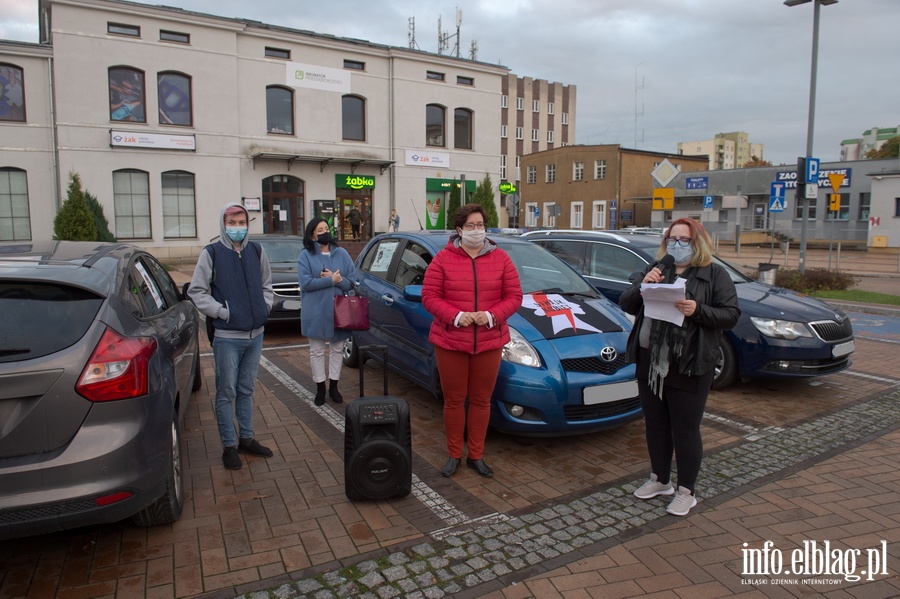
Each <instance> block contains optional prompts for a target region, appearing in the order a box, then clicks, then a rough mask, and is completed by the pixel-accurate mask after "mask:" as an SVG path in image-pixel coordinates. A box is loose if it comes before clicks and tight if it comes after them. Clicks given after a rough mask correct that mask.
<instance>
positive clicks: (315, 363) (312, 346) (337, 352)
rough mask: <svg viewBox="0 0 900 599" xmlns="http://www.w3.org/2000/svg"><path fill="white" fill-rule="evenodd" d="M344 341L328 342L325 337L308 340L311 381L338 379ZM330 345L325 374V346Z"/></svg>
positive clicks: (319, 381)
mask: <svg viewBox="0 0 900 599" xmlns="http://www.w3.org/2000/svg"><path fill="white" fill-rule="evenodd" d="M344 343H345V342H344V341H337V342H332V343H329V342H328V341H326V340H325V339H310V340H309V365H310V367H311V368H312V378H313V382H316V383H324V382H325V379H326V378H330V379H331V380H333V381H337V380H340V378H341V366H343V364H344V356H343V353H344ZM326 345H330V346H331V347H330V349H329V352H328V374H327V375H326V374H325V346H326Z"/></svg>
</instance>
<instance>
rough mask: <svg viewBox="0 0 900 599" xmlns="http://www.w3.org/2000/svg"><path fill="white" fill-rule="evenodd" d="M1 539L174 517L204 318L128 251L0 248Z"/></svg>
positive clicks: (151, 262) (80, 245)
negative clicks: (186, 417) (182, 442)
mask: <svg viewBox="0 0 900 599" xmlns="http://www.w3.org/2000/svg"><path fill="white" fill-rule="evenodd" d="M0 315H2V318H0V539H8V538H13V537H19V536H24V535H30V534H41V533H47V532H52V531H58V530H62V529H68V528H74V527H78V526H84V525H89V524H97V523H104V522H116V521H118V520H122V519H125V518H129V517H131V518H132V519H133V520H134V522H135V523H136V524H138V525H142V526H151V525H157V524H164V523H168V522H172V521H174V520H176V519H177V518H178V517H179V516H180V514H181V511H182V507H183V504H184V494H183V481H182V466H181V450H180V439H181V427H182V424H183V422H182V421H183V417H184V413H185V410H186V408H187V405H188V402H189V400H190V396H191V392H192V391H193V390H196V389H197V388H199V386H200V381H201V379H200V375H199V370H200V361H199V351H198V342H197V330H198V322H199V318H198V314H197V310H196V309H195V308H194V306H193V304H191V303H190V301H186V300H185V299H184V298H183V296H182V295H181V294H180V293H179V291H178V289H177V288H176V286H175V284H174V283H173V281H172V279H171V277H170V276H169V275H168V273H167V272H166V270H165V269H164V268H163V266H162V265H161V264H160V263H159V262H158V261H157V260H156V259H155V258H154V257H153V256H151V255H150V254H148V253H147V252H145V251H143V250H141V249H139V248H136V247H133V246H130V245H126V244H119V243H99V242H69V241H48V242H34V243H0Z"/></svg>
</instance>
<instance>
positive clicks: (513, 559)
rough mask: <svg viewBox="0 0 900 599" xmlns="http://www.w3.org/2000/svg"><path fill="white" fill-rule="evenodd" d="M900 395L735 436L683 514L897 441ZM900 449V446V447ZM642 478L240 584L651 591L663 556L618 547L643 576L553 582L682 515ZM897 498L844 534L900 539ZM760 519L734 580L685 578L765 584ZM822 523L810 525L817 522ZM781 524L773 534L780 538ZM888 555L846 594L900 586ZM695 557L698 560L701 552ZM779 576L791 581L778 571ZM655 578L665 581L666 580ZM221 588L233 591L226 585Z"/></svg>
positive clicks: (885, 592) (724, 584)
mask: <svg viewBox="0 0 900 599" xmlns="http://www.w3.org/2000/svg"><path fill="white" fill-rule="evenodd" d="M898 399H900V392H893V393H890V394H886V395H881V396H878V397H873V398H871V399H869V400H868V401H864V402H861V403H857V404H854V405H852V406H850V407H848V408H846V409H843V410H839V411H836V412H834V413H831V414H828V415H825V416H823V417H821V418H817V419H815V420H811V421H809V422H806V423H803V424H801V425H799V426H797V427H792V428H791V429H775V430H774V431H770V432H769V433H768V434H767V433H765V432H764V433H762V434H760V435H759V436H758V437H757V438H755V439H753V440H750V441H749V442H743V443H740V444H735V445H734V446H732V447H726V448H724V449H722V450H720V451H717V452H716V453H714V454H712V455H708V456H706V457H705V459H704V465H703V473H702V474H701V477H702V479H703V481H704V483H703V489H702V495H700V493H698V495H700V497H699V501H700V504H699V506H698V508H695V509H694V511H693V512H692V515H691V516H689V517H688V518H685V519H683V520H682V519H678V520H681V521H682V522H684V523H688V524H690V523H691V519H692V518H693V517H695V516H696V515H697V514H698V513H703V512H704V508H707V506H721V505H725V504H727V502H729V501H733V500H735V499H737V500H740V499H741V498H742V496H743V495H744V494H750V493H751V492H754V490H755V489H757V488H759V487H761V486H763V485H765V484H766V483H768V482H770V481H772V480H779V479H781V478H789V477H790V476H791V475H792V474H793V473H797V472H801V473H802V472H804V471H805V470H808V469H809V468H810V467H811V466H813V465H814V464H816V463H817V462H822V461H825V460H828V459H829V458H832V457H834V456H840V455H841V454H842V453H845V452H847V453H849V452H852V451H853V450H854V449H855V448H856V447H858V446H859V445H861V444H863V443H866V442H868V441H871V440H873V439H878V438H879V437H881V436H884V437H885V438H890V439H892V441H891V444H892V445H896V441H897V440H898V437H900V435H898V434H897V430H896V429H897V428H898V425H900V410H898V409H897V408H898V407H897V401H898ZM894 453H895V454H896V451H895V452H894ZM895 464H896V462H893V463H891V464H890V465H884V464H882V465H881V466H882V467H881V468H880V469H875V471H874V476H875V477H876V479H878V480H883V479H887V480H889V481H890V483H891V485H890V486H889V487H883V488H882V489H879V488H877V487H878V485H879V484H880V483H878V482H876V483H875V486H876V488H875V489H873V488H872V483H871V482H870V483H867V484H864V483H863V482H862V481H856V482H852V483H851V487H850V488H853V487H854V486H857V485H861V486H860V487H859V488H863V489H865V491H866V493H869V492H877V491H879V490H880V491H882V492H883V493H888V494H890V495H892V496H893V497H896V492H897V491H898V490H900V484H898V481H897V478H896V476H885V471H886V470H889V469H893V466H894V465H895ZM875 465H877V462H876V463H875ZM827 470H828V469H827V468H826V469H825V472H824V474H827ZM860 478H864V477H860ZM642 482H643V480H624V481H619V482H617V483H615V484H612V485H609V486H607V487H606V488H604V489H602V490H600V491H597V492H594V493H591V494H589V495H587V496H584V497H580V498H577V499H574V500H571V501H565V502H561V503H556V504H550V505H546V506H545V507H542V508H540V509H537V510H535V511H533V512H530V513H527V514H522V515H519V516H515V517H499V518H497V519H495V520H493V521H489V522H485V523H483V524H477V523H475V524H469V525H466V526H464V527H459V528H456V529H450V530H446V531H443V532H442V533H441V534H439V535H433V538H431V539H427V540H422V541H416V542H413V543H407V544H401V545H399V546H398V547H396V548H393V549H392V550H390V551H387V552H384V554H383V555H379V556H378V557H375V558H371V559H363V560H361V561H355V560H353V559H350V560H347V561H346V562H344V563H341V564H339V566H338V567H334V568H331V569H324V570H322V571H316V572H310V573H308V574H307V575H305V576H303V577H302V578H301V579H299V580H289V581H287V580H286V581H283V582H280V583H277V584H273V585H272V586H269V587H268V588H265V589H262V590H260V589H259V586H260V585H259V584H258V583H257V584H256V585H253V586H254V587H255V588H254V589H253V590H246V591H245V592H243V590H242V589H239V588H238V589H236V590H238V591H240V592H243V594H239V595H237V596H238V597H240V598H242V599H264V598H273V597H277V598H294V597H297V598H299V597H308V598H315V599H327V598H338V597H360V598H363V599H387V598H391V597H407V598H419V597H424V598H437V597H451V596H452V597H459V598H468V597H482V596H486V595H489V594H491V593H493V595H491V596H493V597H497V598H500V597H541V598H543V597H548V596H565V597H573V596H576V595H573V594H571V592H573V591H575V590H576V589H580V590H581V591H584V592H587V591H586V589H588V588H590V587H595V588H596V594H591V593H589V594H587V595H582V596H597V597H612V596H629V595H641V596H644V595H647V594H649V593H650V591H651V589H649V588H645V587H642V586H641V585H640V584H639V583H637V582H636V581H638V580H642V579H646V578H648V577H651V578H652V575H653V569H654V567H656V566H658V564H657V565H656V566H654V565H653V564H643V563H642V562H641V560H640V559H637V558H635V559H634V563H633V564H632V565H641V567H639V568H628V567H625V565H624V564H618V565H616V564H615V559H614V558H610V559H612V563H610V564H607V569H609V568H610V567H612V566H616V568H615V570H616V571H617V572H618V573H619V574H618V576H622V577H623V578H624V579H628V578H629V576H628V574H627V573H628V572H629V571H631V572H634V573H635V576H634V577H633V578H634V580H632V582H634V583H635V585H636V586H633V587H623V586H622V585H621V584H618V586H617V587H616V589H617V590H614V589H613V588H612V587H609V588H608V585H609V584H610V581H609V580H606V579H605V578H604V577H603V576H601V575H600V573H599V572H595V577H591V576H590V575H589V576H588V577H587V578H584V579H583V580H582V582H580V583H577V584H575V583H574V582H573V579H572V576H573V575H572V573H571V572H570V571H568V570H566V571H565V572H560V573H559V574H558V577H560V578H561V579H565V580H566V583H565V584H563V585H562V586H560V585H558V584H554V580H555V578H554V576H552V575H548V573H550V572H552V571H554V569H558V568H563V569H565V568H566V566H568V565H569V564H573V563H578V562H579V561H580V560H591V559H592V558H593V557H594V556H596V555H597V554H599V553H604V552H608V551H609V550H610V549H611V548H614V547H615V546H617V545H620V544H623V543H626V542H627V541H629V540H631V539H635V538H638V539H640V538H641V537H642V536H645V535H654V534H659V533H655V532H653V531H655V530H657V529H660V528H661V527H664V526H672V523H673V517H672V516H669V515H667V514H666V512H665V504H666V502H665V501H640V500H637V499H635V498H634V497H633V496H632V492H633V491H634V489H635V488H637V486H639V485H640V484H641V483H642ZM828 490H829V491H831V490H832V489H828ZM863 494H865V493H863ZM806 496H807V501H808V502H809V503H810V506H809V507H808V508H806V510H805V513H804V514H803V516H807V517H808V518H809V519H811V520H813V521H814V520H815V519H816V518H817V517H818V516H816V513H815V507H814V506H815V504H816V502H817V493H816V492H815V491H810V492H808V493H807V494H806ZM832 500H833V499H832ZM892 504H893V505H892V507H891V508H890V509H889V510H887V512H886V513H884V514H883V516H884V519H885V520H886V522H881V523H879V522H877V521H873V522H867V521H866V520H865V519H863V521H862V522H861V523H858V525H857V526H853V525H852V523H851V525H850V526H849V530H842V531H841V536H840V537H839V538H840V539H841V541H842V542H844V543H847V544H849V545H850V548H851V549H852V548H856V549H863V548H864V550H868V549H870V548H873V547H876V546H877V544H878V542H879V540H885V541H887V542H891V541H893V542H896V541H897V540H900V538H898V537H900V518H898V516H900V504H898V503H897V502H896V501H893V500H892ZM774 508H775V509H774V510H765V509H761V510H759V512H758V513H759V514H764V513H766V512H767V511H769V512H771V511H777V510H779V509H782V510H783V509H784V507H783V506H782V507H779V506H778V505H777V504H776V505H775V506H774ZM711 509H715V508H711ZM797 509H798V508H797V507H796V506H793V505H789V506H788V507H787V510H788V511H789V512H790V511H791V510H794V511H796V510H797ZM850 509H852V507H851V508H850ZM741 515H742V517H744V518H745V519H746V514H745V513H744V512H741ZM820 520H821V522H820V526H826V525H827V526H838V525H839V524H840V523H841V522H842V518H838V519H835V520H831V521H829V519H828V518H827V517H824V516H823V517H821V518H820ZM870 520H874V519H872V518H870ZM675 526H676V527H678V526H679V525H678V524H675ZM682 528H683V525H682ZM751 528H752V527H751V526H749V525H748V523H747V522H744V523H739V524H738V526H736V527H732V529H731V530H730V533H729V534H728V535H726V536H727V537H728V542H727V543H726V544H725V545H724V546H722V547H719V548H718V552H717V555H718V558H717V559H718V561H717V562H715V563H716V564H719V565H720V566H721V567H723V568H726V570H727V571H726V572H725V574H727V576H724V577H720V578H727V579H728V580H727V581H725V580H716V579H715V578H714V577H712V576H710V575H708V574H707V575H706V578H708V580H707V581H706V582H702V581H697V580H691V574H690V572H681V573H680V574H679V576H680V578H681V580H680V583H681V584H680V586H681V587H682V589H683V590H690V593H689V594H690V596H692V597H698V596H710V597H713V596H725V595H731V594H736V593H738V592H740V591H741V590H744V591H750V590H754V587H753V586H746V587H745V588H743V589H742V585H743V584H744V583H743V582H742V581H743V580H748V577H747V576H743V577H742V576H741V575H740V574H741V563H740V562H741V559H740V558H741V550H742V543H743V542H747V541H754V542H755V545H759V539H760V538H759V536H758V535H757V534H756V533H751V532H750V529H751ZM876 531H881V532H882V533H884V536H882V537H881V538H880V539H879V538H877V537H879V535H878V534H877V532H876ZM723 532H724V531H723ZM814 532H815V531H814V530H811V531H809V533H810V534H812V533H814ZM699 533H700V535H702V536H704V537H705V540H706V542H705V543H704V542H703V541H704V539H697V538H696V537H697V535H696V534H695V535H693V537H694V538H695V539H696V541H697V543H698V544H696V545H694V547H700V548H703V547H704V546H707V547H708V545H709V543H710V542H712V543H715V542H716V541H715V538H714V537H712V536H707V535H706V534H705V533H704V532H703V531H699ZM867 533H872V534H870V535H868V536H871V537H872V538H871V539H866V541H867V542H868V544H867V545H863V546H856V547H855V546H854V545H853V543H852V541H850V540H848V539H847V537H848V536H850V535H851V534H856V535H864V534H867ZM872 535H874V536H872ZM781 536H782V535H780V534H775V533H773V534H772V537H774V539H779V538H781ZM885 536H886V537H887V538H886V539H885V538H884V537H885ZM808 538H815V536H814V535H813V536H811V537H808ZM768 540H773V538H769V539H768ZM773 542H774V541H773ZM638 545H640V543H638ZM729 550H730V551H731V553H732V554H733V558H732V559H731V560H722V559H721V553H723V552H725V553H727V552H728V551H729ZM886 551H887V550H886ZM887 555H890V558H891V560H896V559H897V558H900V553H898V550H897V548H895V547H890V553H889V554H887V553H886V556H887ZM723 561H724V563H723ZM886 561H887V558H886ZM889 565H890V566H891V568H892V569H891V570H890V571H891V572H892V574H890V575H888V576H877V577H876V579H875V580H873V581H865V580H863V581H862V582H854V583H851V582H847V581H842V582H843V584H844V586H843V587H842V588H841V592H846V590H845V589H847V588H848V586H847V585H851V584H853V585H855V586H853V587H850V588H855V589H863V588H865V587H866V585H876V586H878V588H877V589H871V590H867V591H865V592H864V593H863V594H861V595H857V593H855V592H852V591H851V594H848V595H840V596H867V597H891V596H898V595H900V578H898V577H897V575H896V574H893V572H897V571H898V570H897V569H896V562H894V561H891V562H890V564H889ZM694 568H695V569H697V566H696V564H695V565H694ZM757 578H764V579H765V580H767V581H768V582H767V583H766V585H762V584H761V583H760V584H757V585H756V586H757V588H756V589H755V591H756V592H760V591H762V593H763V596H770V595H769V594H768V592H769V591H776V590H777V592H775V593H774V594H773V595H771V596H791V595H782V594H781V593H782V592H783V590H784V588H786V586H785V585H787V584H789V583H788V582H784V581H780V580H781V579H773V578H771V577H768V578H766V577H757ZM806 578H807V579H809V578H810V577H806ZM831 578H832V579H833V577H831ZM529 579H532V582H531V583H530V584H529V583H528V582H527V581H528V580H529ZM838 579H839V580H840V578H838ZM542 580H543V581H549V582H548V583H547V584H549V587H546V588H544V587H543V586H542V585H541V584H539V582H538V581H542ZM772 580H779V581H780V582H778V583H772V582H771V581H772ZM798 580H799V579H798ZM621 582H622V581H621V580H619V581H617V583H621ZM698 582H700V583H701V584H700V585H699V586H701V587H703V586H704V585H706V586H709V589H708V590H707V591H706V592H703V591H702V590H700V589H698V588H697V586H696V585H697V583H698ZM520 583H524V584H520ZM707 583H709V584H708V585H707ZM713 583H714V584H713ZM653 584H660V581H656V582H655V583H653ZM673 584H674V582H673ZM791 584H801V583H791ZM802 584H804V586H803V587H802V588H803V589H805V590H806V591H807V592H809V591H811V590H812V589H815V588H817V585H814V584H810V583H809V582H807V583H802ZM819 586H820V587H821V586H822V585H819ZM516 587H518V588H516ZM665 588H666V587H665V586H662V587H661V588H660V589H659V590H660V591H663V590H664V589H665ZM670 588H671V587H670ZM822 588H823V589H827V588H828V587H827V586H824V587H822ZM504 589H507V590H504ZM509 589H512V590H511V591H510V590H509ZM629 589H630V590H629ZM821 590H822V589H820V591H821ZM820 591H817V592H820ZM212 596H213V595H210V597H212ZM214 596H216V597H222V596H225V595H223V594H222V593H217V594H215V595H214ZM659 596H673V597H674V596H680V595H676V594H670V595H659Z"/></svg>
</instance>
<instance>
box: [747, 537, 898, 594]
mask: <svg viewBox="0 0 900 599" xmlns="http://www.w3.org/2000/svg"><path fill="white" fill-rule="evenodd" d="M749 545H750V544H749V543H744V544H743V549H741V555H742V557H743V569H742V571H741V574H742V575H744V576H749V577H751V578H745V579H743V580H742V581H741V584H747V585H754V586H759V585H766V584H782V585H787V584H828V585H836V584H841V583H842V582H844V581H846V582H859V581H861V580H862V581H871V580H875V579H876V578H877V577H879V576H887V575H889V572H888V553H887V541H881V543H880V544H879V545H877V546H875V547H871V548H867V549H841V548H839V547H832V546H831V541H803V546H802V547H797V548H796V549H793V550H791V551H790V552H787V553H786V552H783V551H782V550H781V549H778V548H777V547H775V543H773V542H772V541H766V542H765V543H763V546H762V547H761V548H759V549H753V548H751V547H750V546H749ZM762 576H776V577H779V578H754V577H762Z"/></svg>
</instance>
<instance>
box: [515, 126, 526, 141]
mask: <svg viewBox="0 0 900 599" xmlns="http://www.w3.org/2000/svg"><path fill="white" fill-rule="evenodd" d="M516 139H525V129H523V128H522V127H516Z"/></svg>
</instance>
